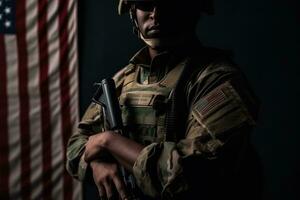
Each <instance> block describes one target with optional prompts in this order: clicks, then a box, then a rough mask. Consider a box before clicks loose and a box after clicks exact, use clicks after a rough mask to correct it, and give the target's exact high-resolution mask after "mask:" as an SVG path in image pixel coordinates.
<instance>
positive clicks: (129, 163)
mask: <svg viewBox="0 0 300 200" xmlns="http://www.w3.org/2000/svg"><path fill="white" fill-rule="evenodd" d="M107 138H108V139H107V140H106V142H105V143H104V145H103V146H104V148H105V149H107V150H108V151H109V152H110V153H111V154H112V156H114V157H115V158H116V159H117V160H118V162H120V164H121V165H123V166H124V167H125V168H127V169H128V170H130V171H132V167H133V165H134V163H135V161H136V159H137V157H138V156H139V154H140V152H141V151H142V149H143V148H144V146H143V145H141V144H139V143H137V142H135V141H133V140H130V139H128V138H125V137H123V136H121V135H118V134H115V133H109V134H107Z"/></svg>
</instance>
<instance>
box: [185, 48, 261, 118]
mask: <svg viewBox="0 0 300 200" xmlns="http://www.w3.org/2000/svg"><path fill="white" fill-rule="evenodd" d="M204 54H205V56H207V57H206V58H203V57H202V58H203V59H204V60H205V62H203V60H202V61H201V59H198V60H197V59H196V61H195V62H194V63H195V68H194V71H193V73H192V75H191V77H190V80H189V81H188V84H187V88H186V92H187V97H188V102H189V103H190V105H191V106H192V107H193V109H194V110H198V112H200V113H201V112H204V111H207V110H205V109H208V107H207V106H209V108H215V107H217V106H220V104H223V103H224V105H225V102H227V103H228V102H230V101H229V100H232V101H231V102H235V103H237V104H238V105H239V106H240V107H241V108H242V109H243V110H247V111H248V114H249V116H251V118H252V119H253V120H252V121H256V118H257V114H258V110H259V104H260V103H259V100H258V98H257V96H256V95H255V93H254V91H253V89H252V88H251V86H250V84H249V81H248V80H247V78H246V76H245V75H244V73H243V72H242V70H241V69H240V68H239V67H238V66H237V65H236V64H235V63H234V62H233V61H232V58H231V56H230V54H228V53H227V52H224V51H221V50H216V49H208V52H206V53H204ZM199 58H201V57H199ZM231 104H232V103H231ZM204 108H205V109H204ZM230 108H231V107H230V106H228V109H230ZM203 109H204V111H203ZM224 112H225V111H224ZM201 114H202V115H203V113H201Z"/></svg>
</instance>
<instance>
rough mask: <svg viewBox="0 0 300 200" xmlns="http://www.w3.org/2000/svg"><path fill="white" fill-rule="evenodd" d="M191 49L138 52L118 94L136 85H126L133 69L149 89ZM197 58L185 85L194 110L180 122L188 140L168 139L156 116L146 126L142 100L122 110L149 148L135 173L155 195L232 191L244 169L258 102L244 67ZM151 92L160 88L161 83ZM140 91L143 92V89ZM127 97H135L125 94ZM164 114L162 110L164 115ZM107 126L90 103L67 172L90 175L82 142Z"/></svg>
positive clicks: (70, 151)
mask: <svg viewBox="0 0 300 200" xmlns="http://www.w3.org/2000/svg"><path fill="white" fill-rule="evenodd" d="M187 54H188V53H182V52H179V53H176V52H175V53H174V52H172V53H170V52H166V53H162V54H161V55H158V56H157V57H155V58H154V60H152V61H150V59H149V55H148V53H147V50H146V48H144V49H142V50H140V51H139V52H138V53H137V54H136V55H135V56H134V57H133V58H132V59H131V60H130V64H129V65H128V66H126V67H125V68H123V69H122V70H121V71H120V72H118V73H117V74H116V75H115V77H114V80H115V81H116V85H117V87H118V90H119V93H120V97H122V95H123V96H124V94H125V93H126V91H127V92H128V90H130V89H132V87H128V84H129V82H130V81H128V79H129V78H128V77H129V76H133V74H136V77H135V79H130V80H131V82H132V80H134V81H136V82H138V84H140V85H148V86H150V87H147V88H148V89H149V91H151V85H153V88H155V87H156V86H157V83H159V82H160V81H162V80H163V79H164V78H165V77H166V76H167V75H168V73H170V72H171V71H172V69H174V67H175V66H177V65H178V64H179V63H181V62H182V61H184V60H186V59H187V57H188V55H187ZM200 58H201V56H199V57H197V56H196V57H195V56H194V57H193V59H195V61H194V62H193V64H194V65H195V66H193V69H194V70H193V73H192V74H191V76H190V79H189V81H188V84H187V86H186V91H185V94H186V95H185V97H184V98H186V102H187V103H188V107H189V114H188V119H187V121H185V122H183V123H185V125H186V131H185V133H183V134H182V135H184V138H180V137H171V138H180V139H178V140H173V141H172V140H169V141H166V140H165V137H162V136H161V134H158V132H159V131H160V130H159V129H157V127H158V126H159V124H160V126H161V122H160V118H159V116H160V115H159V114H157V113H155V114H154V115H151V116H152V118H151V120H152V121H151V123H148V122H149V119H147V117H145V116H148V114H149V113H148V114H147V112H145V110H143V109H142V110H138V109H136V108H137V107H139V106H140V105H138V106H137V105H134V104H135V103H132V104H131V107H130V106H129V107H130V108H134V109H136V110H135V111H134V112H133V114H131V115H130V114H126V113H125V112H126V109H125V110H124V109H123V121H126V124H125V125H126V128H127V131H129V133H130V134H129V135H130V137H131V138H132V139H134V140H136V141H137V142H140V143H142V144H144V145H145V148H144V149H143V151H142V152H141V154H140V155H139V157H138V159H137V160H136V163H135V165H134V168H133V172H134V176H135V178H136V181H137V183H138V186H139V187H140V189H141V190H142V192H143V193H144V194H145V195H147V196H149V197H152V198H154V199H188V197H187V196H189V195H192V194H193V195H194V193H193V192H196V193H202V196H203V197H206V198H209V197H211V199H213V196H214V195H215V193H213V191H215V190H217V189H216V188H218V187H220V188H226V189H224V192H226V191H228V189H227V186H226V187H225V185H223V184H224V183H226V181H227V180H230V181H231V180H233V177H234V176H235V173H237V171H239V168H240V167H241V162H242V160H243V157H244V156H245V151H246V149H247V148H248V143H249V134H250V132H251V130H252V128H253V127H254V125H255V124H256V120H257V112H258V105H259V104H258V100H257V98H256V97H255V95H254V94H253V92H252V90H251V89H250V87H249V85H248V83H247V81H246V79H245V77H244V75H243V74H242V72H241V71H240V69H239V68H238V67H237V66H236V65H234V64H233V63H232V62H231V61H230V59H229V58H228V57H226V56H221V57H216V58H214V59H213V60H212V62H210V63H209V64H206V65H205V66H202V64H201V63H202V62H201V59H200ZM197 59H199V62H198V61H197ZM197 63H199V64H197ZM137 71H138V73H136V72H137ZM126 81H127V82H126ZM131 82H130V83H131ZM154 85H156V86H155V87H154ZM126 87H127V89H126ZM153 90H154V92H155V91H157V88H156V89H153ZM139 92H140V93H143V90H139ZM152 92H153V91H152ZM169 92H170V91H169ZM140 93H139V94H140ZM145 93H147V92H145ZM125 96H126V95H125ZM125 98H129V100H130V97H128V95H127V96H126V97H125ZM134 98H136V96H135V97H134ZM120 99H121V100H122V98H120ZM127 100H128V99H127ZM122 101H126V99H125V100H124V99H123V100H122ZM133 102H134V101H133ZM137 102H140V101H137ZM145 102H147V101H145ZM120 103H121V105H122V102H121V101H120ZM136 104H137V103H136ZM127 106H128V105H127ZM152 107H153V105H152V104H149V105H148V107H147V109H149V108H150V110H149V112H150V111H151V108H152ZM153 109H154V108H152V110H153ZM127 112H128V109H127ZM164 112H165V111H163V110H160V112H159V113H164ZM153 116H154V118H153ZM155 116H156V118H155ZM133 118H134V120H133ZM102 127H103V119H102V115H101V108H100V106H98V105H95V104H93V103H92V104H91V105H90V106H89V108H88V109H87V110H86V113H85V115H84V116H83V118H82V120H81V122H80V124H79V126H78V131H77V132H76V133H74V134H73V135H72V137H71V138H70V140H69V144H68V151H67V158H68V160H67V169H68V171H69V173H70V174H71V175H72V176H73V177H75V178H77V179H79V180H84V179H85V178H86V176H85V175H86V171H87V164H86V163H85V162H84V161H83V160H82V154H83V152H84V145H85V142H86V141H87V138H88V137H89V136H90V135H92V134H96V133H99V132H101V130H102ZM137 127H138V128H137ZM155 127H156V128H155ZM147 128H150V129H151V130H152V131H149V130H150V129H147ZM153 130H154V132H153ZM155 130H156V132H155ZM147 134H148V135H147ZM168 134H172V133H168ZM229 193H230V192H229ZM205 195H207V196H205Z"/></svg>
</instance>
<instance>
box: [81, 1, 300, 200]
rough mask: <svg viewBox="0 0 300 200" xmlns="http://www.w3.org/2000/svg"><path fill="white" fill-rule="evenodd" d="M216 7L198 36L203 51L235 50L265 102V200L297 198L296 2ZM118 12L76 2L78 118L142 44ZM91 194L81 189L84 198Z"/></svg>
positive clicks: (257, 137) (260, 144)
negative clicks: (98, 83) (210, 48)
mask: <svg viewBox="0 0 300 200" xmlns="http://www.w3.org/2000/svg"><path fill="white" fill-rule="evenodd" d="M185 2H188V1H183V3H185ZM215 6H216V14H215V15H214V16H210V17H204V18H203V20H202V21H201V23H200V24H199V28H198V33H199V37H200V39H201V41H202V42H203V43H204V44H205V45H210V46H214V47H220V48H226V49H231V50H233V52H234V54H235V61H236V62H237V63H238V64H239V65H240V66H241V68H242V69H243V71H244V72H245V74H246V75H247V77H248V79H249V80H250V82H251V84H252V86H253V88H254V90H255V92H256V94H257V95H258V96H259V97H260V99H261V101H262V109H261V114H260V122H259V124H258V127H257V128H256V130H255V132H254V134H253V137H252V139H253V143H254V145H255V147H256V149H257V151H258V153H259V155H260V157H261V159H262V164H263V167H264V185H265V188H264V199H274V200H280V199H287V200H292V199H300V195H299V194H300V193H299V191H298V190H299V185H300V184H299V178H300V156H299V153H298V152H300V151H299V150H298V148H299V146H300V142H299V140H300V131H299V127H300V126H299V124H300V121H299V119H300V117H299V111H300V109H299V103H300V89H299V86H300V84H299V82H300V76H299V72H300V70H299V67H300V46H299V45H300V41H299V38H300V29H299V26H300V3H299V1H298V0H285V1H282V0H243V1H241V0H215ZM116 10H117V1H116V0H113V1H111V0H105V1H104V0H101V1H99V0H87V1H79V58H80V106H81V114H82V113H83V111H84V109H85V108H86V107H87V105H88V104H89V102H90V99H91V96H92V93H93V91H94V90H93V86H92V85H93V83H94V82H96V81H100V80H101V79H102V78H104V77H108V76H112V75H113V73H114V72H116V71H117V70H118V69H120V68H121V67H122V66H124V65H125V64H126V63H127V62H128V59H129V58H130V57H131V56H132V55H133V54H134V52H135V51H136V50H137V49H138V48H139V47H141V45H142V44H141V42H139V41H137V39H136V37H135V36H134V35H133V34H132V31H131V25H130V22H129V19H128V16H122V17H119V16H118V15H117V12H116ZM93 192H95V191H93V190H92V189H91V187H86V196H87V197H89V199H93V196H94V194H93ZM95 199H96V198H95Z"/></svg>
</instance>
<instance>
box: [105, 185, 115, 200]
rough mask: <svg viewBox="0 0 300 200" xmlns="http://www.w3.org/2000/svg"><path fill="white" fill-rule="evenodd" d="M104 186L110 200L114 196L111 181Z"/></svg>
mask: <svg viewBox="0 0 300 200" xmlns="http://www.w3.org/2000/svg"><path fill="white" fill-rule="evenodd" d="M103 185H104V187H105V192H106V196H107V198H108V199H110V198H111V197H112V196H113V193H112V185H111V182H110V181H105V182H104V183H103Z"/></svg>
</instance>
